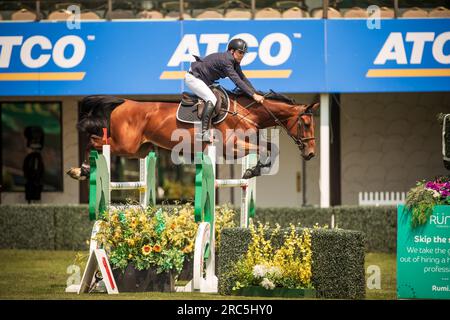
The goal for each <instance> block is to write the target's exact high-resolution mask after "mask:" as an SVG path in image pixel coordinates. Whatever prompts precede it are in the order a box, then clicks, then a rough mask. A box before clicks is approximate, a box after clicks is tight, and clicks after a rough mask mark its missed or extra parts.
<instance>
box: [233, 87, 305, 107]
mask: <svg viewBox="0 0 450 320" xmlns="http://www.w3.org/2000/svg"><path fill="white" fill-rule="evenodd" d="M227 93H228V95H232V96H234V97H235V98H236V99H237V98H239V97H248V96H247V95H246V94H245V93H244V92H240V91H239V92H235V91H228V90H227ZM256 93H258V94H260V95H262V96H263V95H265V94H267V93H265V92H260V91H257V92H256ZM248 98H250V97H248ZM266 99H271V100H276V101H281V102H286V103H287V104H290V105H295V104H297V103H296V102H295V100H294V99H292V98H289V97H288V96H286V95H284V94H281V93H278V92H275V91H273V90H271V92H270V94H269V95H268V96H266Z"/></svg>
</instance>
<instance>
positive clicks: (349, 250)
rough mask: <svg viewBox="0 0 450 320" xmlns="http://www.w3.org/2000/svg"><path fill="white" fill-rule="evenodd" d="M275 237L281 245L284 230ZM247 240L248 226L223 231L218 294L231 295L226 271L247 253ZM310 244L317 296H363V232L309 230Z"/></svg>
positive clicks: (231, 280) (232, 280)
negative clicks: (246, 227)
mask: <svg viewBox="0 0 450 320" xmlns="http://www.w3.org/2000/svg"><path fill="white" fill-rule="evenodd" d="M299 230H301V229H299ZM278 237H279V239H278V244H279V245H280V244H281V243H282V239H283V233H281V234H280V235H279V236H278ZM250 241H251V234H250V230H248V229H242V228H230V229H224V230H223V231H222V242H221V245H220V250H219V266H218V273H219V274H218V277H219V293H220V294H226V295H228V294H231V289H232V287H233V285H234V283H235V279H233V278H232V277H230V276H229V274H230V273H229V270H231V268H232V266H233V265H234V264H235V263H236V262H237V261H238V260H239V259H241V257H242V256H243V255H244V254H245V253H246V252H247V248H248V245H249V243H250ZM275 243H276V242H275ZM311 244H312V261H313V264H312V282H313V286H314V288H315V289H316V291H317V297H319V298H340V299H362V298H364V297H365V273H364V235H363V233H362V232H357V231H349V230H340V229H334V230H327V229H314V230H312V232H311Z"/></svg>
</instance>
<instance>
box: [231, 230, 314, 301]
mask: <svg viewBox="0 0 450 320" xmlns="http://www.w3.org/2000/svg"><path fill="white" fill-rule="evenodd" d="M250 231H251V236H252V240H251V243H250V245H249V248H248V251H247V253H246V254H245V256H244V257H243V258H242V259H241V260H239V261H238V262H237V263H236V265H235V266H234V268H233V269H232V271H231V272H230V273H231V275H230V276H231V277H232V278H233V279H235V284H234V287H233V289H232V290H233V294H235V295H247V296H278V297H315V290H314V288H313V285H312V281H311V277H312V272H311V265H312V250H311V234H310V230H309V229H306V228H305V229H303V230H301V231H300V230H297V229H296V228H295V227H294V226H293V225H292V224H291V225H290V230H289V231H287V232H286V233H285V234H284V238H283V242H282V244H281V246H280V247H278V248H275V245H274V243H275V238H276V237H278V235H279V233H280V227H279V226H277V227H276V228H275V229H273V230H272V232H270V235H269V236H268V237H267V236H266V235H267V234H268V233H269V225H268V224H266V225H264V226H263V225H262V224H259V225H258V227H255V226H254V225H253V224H251V225H250Z"/></svg>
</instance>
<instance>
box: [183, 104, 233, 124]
mask: <svg viewBox="0 0 450 320" xmlns="http://www.w3.org/2000/svg"><path fill="white" fill-rule="evenodd" d="M229 108H230V105H228V109H229ZM228 109H227V111H228ZM227 114H228V112H225V110H224V109H221V110H220V114H219V115H217V116H215V117H214V118H212V120H211V122H212V124H218V123H220V122H222V121H223V120H225V118H226V117H227ZM177 119H178V120H179V121H181V122H185V123H197V122H201V121H202V120H201V119H200V118H199V117H198V113H197V105H193V106H185V105H182V104H181V103H180V104H179V105H178V109H177Z"/></svg>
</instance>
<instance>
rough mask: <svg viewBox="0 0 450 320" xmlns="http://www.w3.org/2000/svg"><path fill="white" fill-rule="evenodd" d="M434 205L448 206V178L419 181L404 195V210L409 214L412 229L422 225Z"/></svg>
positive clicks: (449, 199) (449, 203)
mask: <svg viewBox="0 0 450 320" xmlns="http://www.w3.org/2000/svg"><path fill="white" fill-rule="evenodd" d="M436 205H450V177H449V176H443V177H437V178H436V179H434V180H432V181H425V180H423V181H419V182H417V184H416V186H415V187H414V188H412V189H411V190H410V191H409V192H408V194H407V195H406V203H405V208H406V209H407V210H408V211H409V212H411V215H412V216H411V224H412V226H413V227H416V226H419V225H423V224H425V223H426V222H427V220H428V218H429V217H430V216H431V214H432V212H433V207H434V206H436Z"/></svg>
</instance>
